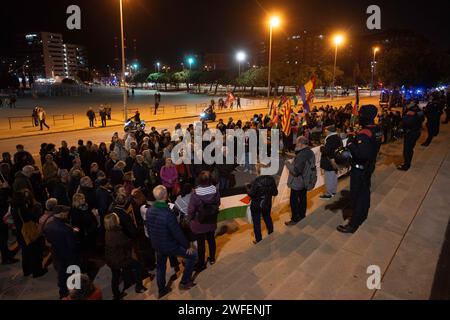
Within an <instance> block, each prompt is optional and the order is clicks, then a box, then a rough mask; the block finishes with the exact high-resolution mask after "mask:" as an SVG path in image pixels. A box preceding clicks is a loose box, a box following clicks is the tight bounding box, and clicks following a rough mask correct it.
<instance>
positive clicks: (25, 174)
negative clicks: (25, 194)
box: [13, 165, 34, 192]
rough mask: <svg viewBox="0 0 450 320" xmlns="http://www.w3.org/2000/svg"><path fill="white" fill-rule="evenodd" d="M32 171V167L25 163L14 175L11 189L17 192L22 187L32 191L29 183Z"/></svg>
mask: <svg viewBox="0 0 450 320" xmlns="http://www.w3.org/2000/svg"><path fill="white" fill-rule="evenodd" d="M33 173H34V167H33V166H30V165H26V166H24V167H23V169H21V171H19V172H17V173H16V175H15V176H14V183H13V191H14V192H17V191H20V190H23V189H28V190H30V191H31V192H33V185H32V184H31V180H30V178H31V176H32V175H33Z"/></svg>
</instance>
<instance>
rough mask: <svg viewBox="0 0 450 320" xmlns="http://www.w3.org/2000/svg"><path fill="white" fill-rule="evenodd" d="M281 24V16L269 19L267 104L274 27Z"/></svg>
mask: <svg viewBox="0 0 450 320" xmlns="http://www.w3.org/2000/svg"><path fill="white" fill-rule="evenodd" d="M279 25H280V18H279V17H277V16H273V17H271V18H270V20H269V26H270V28H269V66H268V67H269V68H268V69H269V70H268V75H267V104H269V103H270V102H269V100H270V71H271V67H272V32H273V28H276V27H278V26H279Z"/></svg>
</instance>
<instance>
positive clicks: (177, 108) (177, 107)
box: [174, 104, 187, 112]
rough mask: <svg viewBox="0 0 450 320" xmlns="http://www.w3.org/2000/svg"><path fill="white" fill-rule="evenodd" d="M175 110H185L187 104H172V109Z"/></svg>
mask: <svg viewBox="0 0 450 320" xmlns="http://www.w3.org/2000/svg"><path fill="white" fill-rule="evenodd" d="M177 110H183V111H187V105H186V104H176V105H174V111H175V112H177Z"/></svg>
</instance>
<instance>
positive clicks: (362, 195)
mask: <svg viewBox="0 0 450 320" xmlns="http://www.w3.org/2000/svg"><path fill="white" fill-rule="evenodd" d="M377 113H378V109H377V107H375V106H374V105H364V106H362V107H361V109H360V111H359V124H360V125H361V126H362V129H361V130H360V131H359V132H358V134H357V135H356V136H353V137H349V139H348V141H347V148H348V150H349V151H350V152H351V155H352V168H351V171H350V194H351V203H352V208H353V214H352V217H351V220H350V223H349V224H346V225H340V226H338V227H337V230H338V231H340V232H343V233H354V232H355V231H356V230H357V229H358V228H359V226H360V225H361V224H362V223H363V222H364V220H366V219H367V215H368V213H369V208H370V185H371V178H372V174H373V171H374V170H375V163H376V159H377V153H378V148H379V145H378V143H377V138H376V136H375V134H374V133H373V132H372V130H375V129H377V127H376V126H375V124H374V120H375V117H376V116H377Z"/></svg>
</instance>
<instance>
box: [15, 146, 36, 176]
mask: <svg viewBox="0 0 450 320" xmlns="http://www.w3.org/2000/svg"><path fill="white" fill-rule="evenodd" d="M16 150H17V152H16V153H15V154H14V168H13V172H14V173H16V172H18V171H20V170H22V168H23V167H25V166H27V165H34V159H33V157H32V156H31V154H30V153H29V152H28V151H25V150H24V146H23V145H21V144H18V145H17V146H16Z"/></svg>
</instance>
